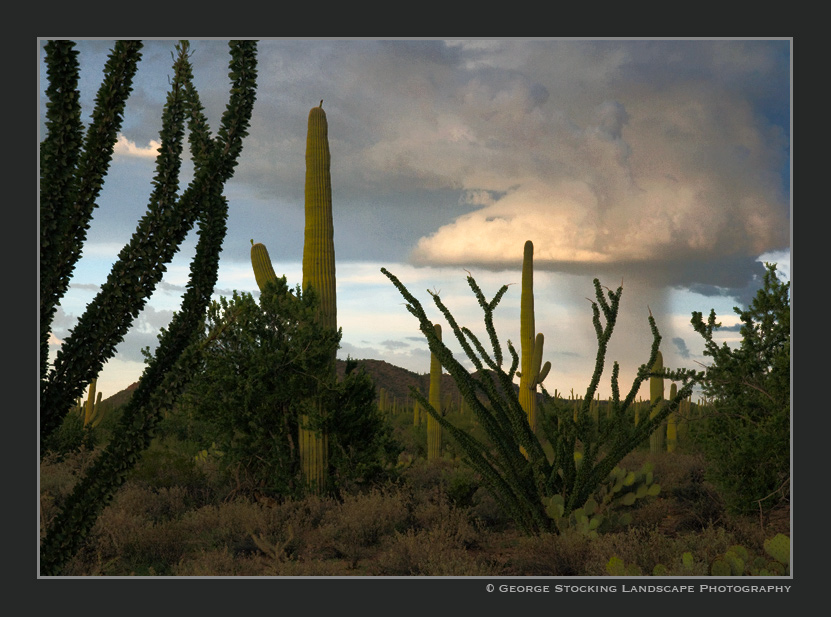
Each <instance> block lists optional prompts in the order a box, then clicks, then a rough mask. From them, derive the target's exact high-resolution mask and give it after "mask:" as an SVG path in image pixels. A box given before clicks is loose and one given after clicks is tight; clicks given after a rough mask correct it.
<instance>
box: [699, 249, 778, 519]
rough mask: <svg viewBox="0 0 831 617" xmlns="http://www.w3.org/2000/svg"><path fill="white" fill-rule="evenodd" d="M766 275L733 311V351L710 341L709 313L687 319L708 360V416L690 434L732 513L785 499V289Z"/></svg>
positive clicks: (713, 327)
mask: <svg viewBox="0 0 831 617" xmlns="http://www.w3.org/2000/svg"><path fill="white" fill-rule="evenodd" d="M766 269H767V270H766V272H765V275H764V279H763V286H762V288H761V289H760V290H759V291H758V292H757V294H756V297H755V298H754V299H753V301H752V302H751V303H750V305H749V307H748V308H747V309H746V310H741V309H739V308H738V307H735V308H734V311H735V312H736V314H738V315H739V319H740V320H741V322H742V326H741V337H742V340H741V344H740V345H739V347H738V348H736V349H733V348H731V347H730V346H728V345H727V343H723V344H722V345H721V346H719V345H718V344H717V343H716V342H715V341H714V340H713V337H714V334H715V333H716V332H717V330H718V328H720V327H721V324H720V323H718V322H716V313H715V311H714V310H711V311H710V316H709V318H708V319H707V321H706V322H705V321H704V320H703V318H702V315H701V313H698V312H694V313H693V314H692V319H691V322H692V324H693V327H694V328H695V330H696V331H697V332H698V333H699V334H701V336H702V337H703V338H704V344H705V348H704V354H705V355H707V356H710V357H711V358H712V363H711V364H710V366H708V367H707V371H706V380H705V381H704V384H703V386H704V393H705V395H706V397H707V399H708V405H707V409H708V413H707V417H706V421H705V422H703V423H697V424H699V425H700V426H698V428H697V430H696V431H695V434H696V437H697V440H698V442H699V443H700V444H701V447H702V449H703V450H704V452H705V453H706V455H707V457H708V459H709V461H710V468H709V475H710V479H711V481H712V482H713V484H715V485H716V486H717V487H718V489H719V491H720V493H721V494H722V497H723V498H724V500H725V503H726V505H727V506H728V508H729V509H730V510H731V511H733V512H736V513H740V512H741V513H749V512H752V511H759V510H762V511H768V510H770V508H772V507H773V506H775V505H776V503H777V500H776V499H774V498H775V497H781V496H783V495H785V496H786V495H789V493H790V492H789V490H787V489H788V485H789V484H788V483H789V480H790V410H791V408H790V394H791V390H790V353H791V335H790V321H791V320H790V295H789V294H790V285H789V284H788V283H786V282H783V281H780V280H779V278H778V277H777V275H776V266H775V265H773V264H766Z"/></svg>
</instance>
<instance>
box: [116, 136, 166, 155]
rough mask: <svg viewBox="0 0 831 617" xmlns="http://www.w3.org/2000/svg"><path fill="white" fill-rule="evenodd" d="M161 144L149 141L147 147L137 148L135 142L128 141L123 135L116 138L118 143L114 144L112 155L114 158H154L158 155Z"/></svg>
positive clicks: (152, 140) (153, 140)
mask: <svg viewBox="0 0 831 617" xmlns="http://www.w3.org/2000/svg"><path fill="white" fill-rule="evenodd" d="M161 146H162V144H161V142H159V141H156V140H155V139H151V140H150V143H149V144H148V145H147V146H138V145H136V142H134V141H130V140H129V139H127V138H126V137H125V136H124V135H119V136H118V141H116V142H115V150H114V153H115V155H116V156H131V157H139V158H152V159H154V158H156V156H158V154H159V148H161Z"/></svg>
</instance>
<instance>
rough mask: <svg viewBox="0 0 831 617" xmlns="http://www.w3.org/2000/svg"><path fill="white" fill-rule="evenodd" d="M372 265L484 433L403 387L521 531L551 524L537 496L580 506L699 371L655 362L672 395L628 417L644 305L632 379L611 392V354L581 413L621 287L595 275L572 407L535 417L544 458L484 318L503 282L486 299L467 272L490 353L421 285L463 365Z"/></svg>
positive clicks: (515, 361)
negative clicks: (588, 348)
mask: <svg viewBox="0 0 831 617" xmlns="http://www.w3.org/2000/svg"><path fill="white" fill-rule="evenodd" d="M381 271H382V272H383V273H384V274H385V275H386V276H387V277H388V278H389V279H390V280H391V281H392V283H393V284H394V285H395V286H396V288H397V289H398V290H399V292H400V293H401V295H402V296H403V297H404V299H405V300H406V301H407V310H408V311H410V313H412V314H413V315H414V316H415V317H416V319H418V322H419V329H420V330H421V332H422V333H423V334H424V336H425V337H426V338H427V342H428V344H429V347H430V351H431V352H432V353H433V354H435V355H436V357H438V358H439V360H440V362H441V364H442V366H443V367H444V368H445V369H446V370H447V372H448V373H450V375H451V377H452V378H453V379H454V381H455V382H456V384H457V385H458V386H459V390H460V391H461V393H462V396H463V398H464V401H465V403H467V405H468V406H469V407H470V409H472V410H473V412H474V414H475V415H476V418H477V420H478V421H479V424H480V425H481V426H482V428H483V429H484V430H485V432H486V433H487V437H488V439H487V441H481V440H479V439H477V438H475V437H473V436H472V435H470V434H468V433H466V432H465V431H463V430H461V429H459V428H458V427H456V426H455V425H454V424H453V423H452V422H450V421H449V420H448V419H447V418H445V417H444V416H442V415H441V411H440V410H437V409H436V408H435V406H434V405H432V404H431V403H430V401H428V400H427V399H426V398H425V397H424V395H423V394H421V392H419V391H418V390H417V389H415V388H414V389H412V394H413V396H414V397H415V399H416V400H417V401H418V403H419V404H420V405H421V406H422V408H424V409H426V410H427V412H428V413H429V414H430V415H431V416H432V417H433V418H435V420H436V421H438V422H439V424H441V426H442V428H443V429H446V430H447V431H448V433H449V434H450V435H451V436H452V438H453V439H455V440H456V442H457V443H458V444H459V446H460V448H461V450H462V451H463V453H464V457H465V460H466V461H467V463H468V464H469V465H470V466H471V468H473V469H474V470H475V471H477V472H479V473H480V474H481V476H482V480H483V483H484V485H485V487H486V488H487V489H488V490H489V491H490V493H491V494H492V495H493V496H494V498H495V499H496V501H497V502H498V503H499V504H500V506H501V507H502V508H503V510H504V511H505V512H506V513H507V514H508V515H509V516H511V517H512V518H513V519H514V521H515V522H516V524H517V525H518V526H519V527H520V528H521V529H523V530H524V531H526V532H527V533H538V532H542V531H552V532H556V531H557V526H556V523H555V521H554V518H553V517H552V516H550V515H549V514H548V512H547V511H546V505H547V503H550V500H551V499H552V498H554V497H556V498H557V499H559V500H561V503H562V513H561V515H562V516H568V515H569V514H570V513H572V512H574V511H575V510H576V509H578V508H580V507H582V506H583V505H584V504H585V503H586V502H587V500H588V499H589V498H590V497H592V494H593V493H594V491H596V490H597V489H598V488H599V487H600V486H601V485H602V484H603V483H604V482H605V481H606V480H607V479H608V478H609V475H610V474H611V473H612V470H613V469H614V468H615V467H616V466H617V464H618V463H619V462H620V461H621V459H623V457H624V456H626V454H628V453H629V452H631V451H632V450H634V449H635V448H636V447H637V446H638V444H640V443H641V442H643V441H644V440H645V439H648V438H649V435H650V434H651V433H652V432H653V431H654V429H655V428H656V427H657V426H659V425H660V424H661V423H662V422H663V421H664V419H665V418H666V417H667V415H668V414H669V413H671V412H672V411H674V410H675V409H677V408H678V405H679V404H680V402H681V400H683V399H684V398H686V397H687V396H688V395H689V393H690V391H691V390H692V387H693V385H694V384H695V383H696V382H697V381H698V380H699V379H700V378H701V373H696V372H694V371H691V370H686V369H679V370H677V371H666V370H664V371H662V372H661V373H660V374H661V375H662V376H665V377H668V378H669V379H673V380H677V381H679V382H681V384H682V385H681V387H680V388H678V394H677V395H676V397H675V398H674V399H672V400H670V401H667V402H666V404H665V405H664V406H662V407H661V408H660V409H659V410H658V411H657V413H656V414H655V415H654V417H651V418H649V419H648V420H646V421H643V422H640V423H639V424H637V425H635V423H634V422H633V421H632V418H631V414H630V413H629V411H630V410H631V409H632V407H633V405H634V403H635V397H636V396H637V393H638V391H639V389H640V386H641V384H643V383H644V382H645V381H646V380H648V379H649V378H650V376H651V375H653V374H655V373H653V371H652V369H651V368H650V367H652V366H653V365H654V363H655V358H656V356H657V354H658V347H659V345H660V342H661V335H660V333H659V332H658V328H657V326H656V324H655V320H654V318H653V316H652V315H651V314H650V315H649V324H650V327H651V329H652V335H653V340H652V347H651V352H650V358H649V360H648V361H647V363H646V364H643V365H641V366H640V367H639V369H638V372H637V375H636V377H635V379H634V380H633V383H632V387H631V389H630V390H629V392H628V393H627V395H626V396H625V397H624V398H621V393H620V389H619V387H618V374H619V367H618V364H617V362H615V363H614V365H613V369H612V376H611V386H612V399H611V401H610V403H609V404H610V409H609V413H608V414H607V415H606V416H604V418H603V420H602V422H601V421H595V420H594V419H593V418H592V414H591V413H590V405H591V403H592V400H593V399H594V396H595V393H596V391H597V386H598V383H599V381H600V377H601V375H602V373H603V367H604V363H605V358H606V350H607V346H608V342H609V339H610V338H611V335H612V331H613V329H614V326H615V322H616V320H617V314H618V307H619V303H620V297H621V294H622V292H623V290H622V288H618V289H617V290H616V291H612V290H608V291H607V293H606V294H604V292H603V288H602V287H601V285H600V282H599V281H598V280H597V279H595V281H594V286H595V295H596V302H592V311H593V319H592V323H593V324H594V328H595V333H596V336H597V356H596V361H595V368H594V372H593V374H592V377H591V382H590V384H589V386H588V388H587V390H586V394H585V397H584V398H583V403H582V405H581V408H580V409H579V410H578V411H577V413H576V414H575V413H574V411H573V409H572V408H571V407H565V406H563V407H562V408H559V407H558V408H556V409H554V411H553V414H554V415H555V416H556V417H555V422H552V423H543V424H542V427H541V428H542V432H544V433H545V439H546V440H547V441H548V442H549V444H550V446H551V449H552V455H551V456H550V457H549V455H548V454H547V453H546V451H545V449H544V447H543V446H544V442H543V441H542V440H541V439H540V437H539V436H538V435H537V434H535V432H534V430H533V428H532V426H531V425H530V423H529V422H528V417H527V414H526V412H525V410H524V409H523V407H522V405H521V403H520V398H519V394H518V393H517V391H516V390H515V388H514V378H515V377H516V376H517V367H518V365H519V355H518V354H517V352H516V350H515V349H514V347H513V345H512V344H511V342H510V341H508V350H509V352H510V355H511V366H510V368H509V369H508V370H507V371H506V370H505V369H504V368H503V363H502V359H503V353H502V348H501V344H500V342H499V339H498V337H497V335H496V330H495V328H494V325H493V312H494V310H495V309H496V306H497V305H498V304H499V302H500V300H501V299H502V297H503V296H504V295H505V292H506V291H507V290H508V286H507V285H504V286H502V287H501V288H500V289H499V291H498V292H497V293H496V295H495V296H494V297H493V299H492V300H490V301H488V300H487V299H486V298H485V296H484V294H483V293H482V290H481V289H480V288H479V286H478V285H477V283H476V281H475V280H474V279H473V277H472V276H468V277H467V281H468V284H469V285H470V287H471V289H472V290H473V292H474V294H475V295H476V299H477V300H478V302H479V305H480V306H481V307H482V310H483V312H484V320H485V328H486V331H487V334H488V337H489V338H490V343H491V346H492V349H491V351H490V352H489V351H488V350H487V349H486V348H485V346H484V345H483V344H482V343H481V342H480V341H479V339H478V338H477V337H476V336H475V335H474V334H473V332H471V331H470V330H469V329H468V328H466V327H464V326H460V325H459V324H458V323H457V322H456V320H455V318H454V317H453V315H452V314H451V313H450V311H449V309H448V308H447V307H446V306H445V305H444V303H443V302H442V301H441V298H440V297H439V296H438V294H434V293H432V292H431V295H432V297H433V301H434V302H435V304H436V306H437V307H438V309H439V310H440V311H441V313H442V315H444V317H445V319H446V320H447V322H448V324H449V326H450V329H451V330H452V332H453V334H454V335H455V336H456V339H457V340H458V342H459V344H460V345H461V347H462V349H463V350H464V352H465V354H466V355H467V357H468V358H469V359H470V360H471V362H472V363H473V365H474V367H475V368H476V372H475V373H471V372H469V371H468V370H467V369H466V368H465V367H464V366H463V365H462V364H461V363H460V362H459V361H458V360H457V359H456V358H455V357H454V356H453V353H452V352H451V351H450V349H449V348H448V347H447V345H446V344H445V343H444V342H443V341H442V340H441V338H440V337H438V336H437V335H436V331H435V329H434V327H433V324H432V322H431V321H430V320H429V319H428V318H427V315H426V313H425V312H424V309H423V307H422V306H421V304H420V302H419V301H418V300H417V299H416V298H415V296H413V295H412V294H411V293H410V292H409V290H407V288H406V287H405V286H404V285H403V284H402V283H401V281H399V280H398V279H397V278H396V277H395V276H394V275H393V274H391V273H390V272H388V271H387V270H386V269H385V268H382V269H381ZM601 314H602V316H603V317H602V318H601ZM603 319H605V323H603ZM543 392H545V391H544V390H543ZM575 455H577V456H575Z"/></svg>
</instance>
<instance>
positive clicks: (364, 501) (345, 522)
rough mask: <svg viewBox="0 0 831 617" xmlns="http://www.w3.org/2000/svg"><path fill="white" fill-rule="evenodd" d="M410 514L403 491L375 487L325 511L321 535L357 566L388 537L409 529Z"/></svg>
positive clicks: (334, 551) (336, 550)
mask: <svg viewBox="0 0 831 617" xmlns="http://www.w3.org/2000/svg"><path fill="white" fill-rule="evenodd" d="M409 517H410V513H409V507H408V504H407V503H406V500H405V499H404V498H403V497H402V494H401V493H400V492H397V491H395V492H381V491H377V490H373V491H371V492H368V493H365V494H357V495H347V496H345V497H344V499H343V502H342V503H340V504H339V505H338V506H337V507H333V508H331V509H330V510H328V511H327V512H326V513H325V514H324V516H323V519H322V521H321V525H320V538H321V541H322V543H323V545H324V546H326V547H328V548H330V549H331V550H332V551H333V554H334V555H335V556H337V557H341V558H344V559H346V560H347V562H348V563H349V567H351V568H355V567H356V566H357V564H358V561H359V560H361V559H363V558H365V557H366V556H367V555H369V554H370V553H371V551H373V550H376V547H377V545H378V544H379V543H380V542H381V540H382V539H383V538H384V537H386V536H388V535H391V534H393V533H394V532H396V531H401V530H403V529H406V528H407V525H408V522H409Z"/></svg>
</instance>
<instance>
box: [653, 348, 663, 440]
mask: <svg viewBox="0 0 831 617" xmlns="http://www.w3.org/2000/svg"><path fill="white" fill-rule="evenodd" d="M663 370H664V356H663V354H661V352H660V351H659V352H658V356H657V357H656V358H655V364H653V365H652V371H653V372H659V371H663ZM663 404H664V378H663V377H656V376H654V375H653V376H652V377H650V378H649V405H650V409H651V410H650V412H649V417H650V419H651V418H654V417H655V416H656V415H658V413H660V411H661V408H662V407H663ZM664 431H665V428H664V426H663V424H662V425H661V426H659V427H658V428H656V429H655V430H654V431H653V432H652V434H651V435H650V436H649V451H650V452H651V453H652V454H658V453H660V452H662V451H663V449H664Z"/></svg>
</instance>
